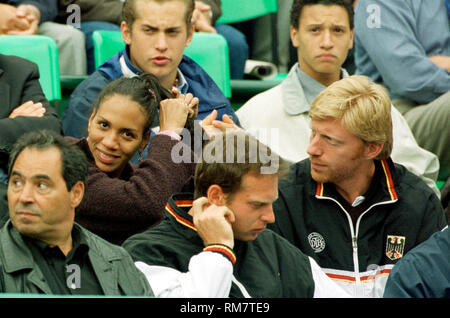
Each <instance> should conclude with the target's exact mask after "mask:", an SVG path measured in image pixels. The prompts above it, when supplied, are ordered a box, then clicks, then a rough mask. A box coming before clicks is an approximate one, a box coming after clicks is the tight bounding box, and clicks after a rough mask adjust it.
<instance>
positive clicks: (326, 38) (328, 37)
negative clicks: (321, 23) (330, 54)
mask: <svg viewBox="0 0 450 318" xmlns="http://www.w3.org/2000/svg"><path fill="white" fill-rule="evenodd" d="M333 46H334V43H333V38H332V34H331V32H330V31H329V30H326V31H324V32H323V35H322V38H321V41H320V47H321V48H323V49H325V50H329V49H332V48H333Z"/></svg>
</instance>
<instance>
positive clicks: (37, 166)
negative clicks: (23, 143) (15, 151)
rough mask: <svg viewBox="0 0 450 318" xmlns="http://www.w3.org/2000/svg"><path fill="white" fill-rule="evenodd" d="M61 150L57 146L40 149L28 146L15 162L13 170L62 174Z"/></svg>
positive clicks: (27, 173) (28, 172) (30, 175)
mask: <svg viewBox="0 0 450 318" xmlns="http://www.w3.org/2000/svg"><path fill="white" fill-rule="evenodd" d="M61 165H62V163H61V152H60V151H59V149H58V148H56V147H49V148H45V149H39V148H36V147H27V148H25V149H24V150H22V151H21V152H20V154H19V155H18V156H17V159H16V161H15V162H14V165H13V169H12V172H14V171H19V172H20V173H21V174H22V175H25V174H26V175H28V176H29V177H32V176H34V175H48V176H54V177H57V176H58V175H61Z"/></svg>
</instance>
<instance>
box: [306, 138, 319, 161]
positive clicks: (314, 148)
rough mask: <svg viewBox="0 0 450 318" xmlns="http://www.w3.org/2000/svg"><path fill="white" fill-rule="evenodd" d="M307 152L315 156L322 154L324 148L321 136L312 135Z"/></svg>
mask: <svg viewBox="0 0 450 318" xmlns="http://www.w3.org/2000/svg"><path fill="white" fill-rule="evenodd" d="M306 153H307V154H308V155H310V156H315V157H318V156H320V155H321V154H322V148H321V146H320V136H318V135H311V137H310V140H309V146H308V148H307V149H306Z"/></svg>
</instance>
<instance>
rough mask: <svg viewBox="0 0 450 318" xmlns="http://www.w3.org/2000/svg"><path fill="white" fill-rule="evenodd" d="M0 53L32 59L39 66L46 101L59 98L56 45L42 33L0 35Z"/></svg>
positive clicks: (59, 87)
mask: <svg viewBox="0 0 450 318" xmlns="http://www.w3.org/2000/svg"><path fill="white" fill-rule="evenodd" d="M0 53H1V54H4V55H15V56H19V57H21V58H24V59H27V60H29V61H32V62H34V63H36V64H37V65H38V68H39V74H40V78H39V82H40V84H41V87H42V91H43V92H44V95H45V97H46V98H47V100H48V101H57V100H60V99H61V85H60V81H59V63H58V47H57V46H56V42H55V41H54V40H53V39H52V38H50V37H48V36H44V35H0Z"/></svg>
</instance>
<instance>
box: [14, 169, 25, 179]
mask: <svg viewBox="0 0 450 318" xmlns="http://www.w3.org/2000/svg"><path fill="white" fill-rule="evenodd" d="M12 176H18V177H21V178H23V175H22V174H21V173H20V172H18V171H16V170H13V171H12V172H11V177H12Z"/></svg>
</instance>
